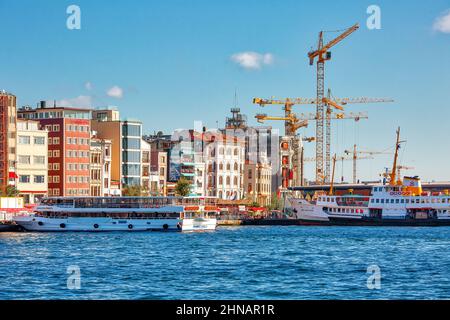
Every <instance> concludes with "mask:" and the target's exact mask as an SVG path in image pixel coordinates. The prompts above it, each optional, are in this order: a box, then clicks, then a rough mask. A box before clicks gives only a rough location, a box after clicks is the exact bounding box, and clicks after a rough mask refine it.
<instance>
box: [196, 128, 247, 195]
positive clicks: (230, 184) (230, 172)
mask: <svg viewBox="0 0 450 320" xmlns="http://www.w3.org/2000/svg"><path fill="white" fill-rule="evenodd" d="M205 140H206V147H205V152H204V154H205V160H206V167H207V179H206V190H207V195H208V196H215V197H218V198H219V199H227V200H240V199H243V196H244V187H243V185H244V183H243V170H244V163H245V141H242V140H240V139H238V138H236V137H232V136H226V135H223V134H221V133H211V132H207V133H205Z"/></svg>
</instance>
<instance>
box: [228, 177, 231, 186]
mask: <svg viewBox="0 0 450 320" xmlns="http://www.w3.org/2000/svg"><path fill="white" fill-rule="evenodd" d="M230 183H231V179H230V177H227V186H229V185H230Z"/></svg>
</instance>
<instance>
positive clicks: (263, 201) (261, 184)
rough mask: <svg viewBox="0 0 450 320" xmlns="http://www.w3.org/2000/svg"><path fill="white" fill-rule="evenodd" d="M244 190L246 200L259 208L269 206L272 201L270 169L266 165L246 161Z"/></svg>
mask: <svg viewBox="0 0 450 320" xmlns="http://www.w3.org/2000/svg"><path fill="white" fill-rule="evenodd" d="M244 190H245V198H246V199H248V200H250V201H251V202H253V203H258V205H260V206H269V205H270V203H271V199H272V167H271V166H270V165H269V164H267V163H254V162H250V161H246V163H245V165H244Z"/></svg>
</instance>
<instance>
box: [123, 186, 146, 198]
mask: <svg viewBox="0 0 450 320" xmlns="http://www.w3.org/2000/svg"><path fill="white" fill-rule="evenodd" d="M122 194H123V195H124V196H126V197H140V196H141V195H142V187H141V186H138V185H125V186H124V187H123V189H122Z"/></svg>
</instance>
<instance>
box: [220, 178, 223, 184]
mask: <svg viewBox="0 0 450 320" xmlns="http://www.w3.org/2000/svg"><path fill="white" fill-rule="evenodd" d="M222 184H223V177H222V176H220V177H219V185H222Z"/></svg>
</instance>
